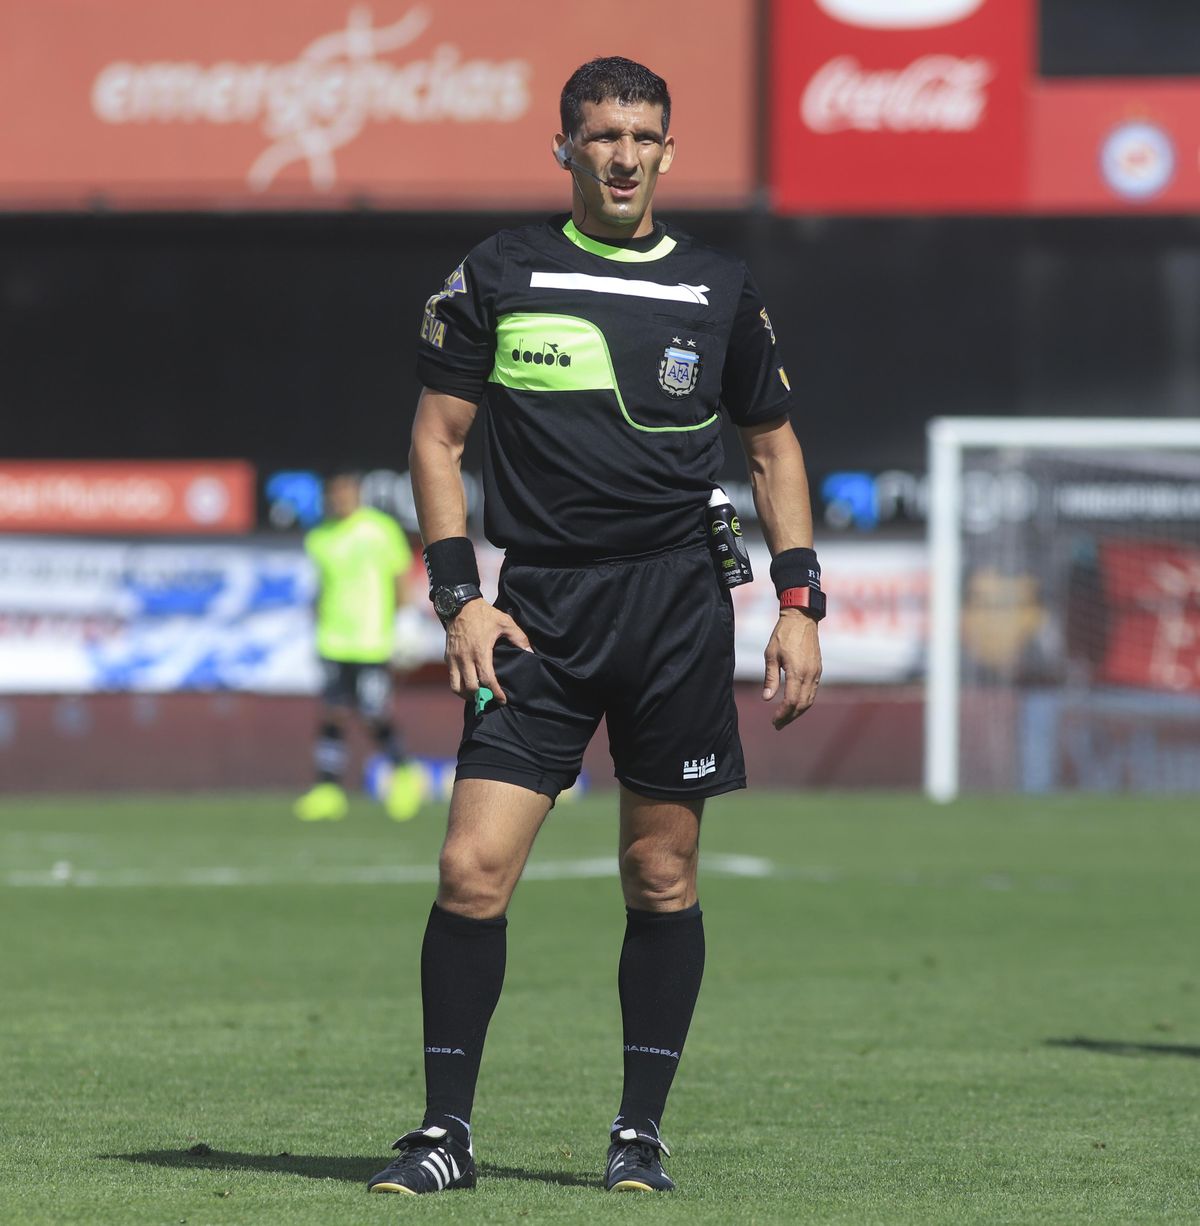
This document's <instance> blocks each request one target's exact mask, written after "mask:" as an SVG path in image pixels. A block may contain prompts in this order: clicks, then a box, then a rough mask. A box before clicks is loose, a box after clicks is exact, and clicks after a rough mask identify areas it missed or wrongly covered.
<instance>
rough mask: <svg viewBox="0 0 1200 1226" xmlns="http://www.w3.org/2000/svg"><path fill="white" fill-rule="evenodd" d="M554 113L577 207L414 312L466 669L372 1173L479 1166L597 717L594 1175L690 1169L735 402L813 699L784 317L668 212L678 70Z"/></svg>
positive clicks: (618, 68)
mask: <svg viewBox="0 0 1200 1226" xmlns="http://www.w3.org/2000/svg"><path fill="white" fill-rule="evenodd" d="M560 118H561V123H562V130H561V132H559V133H558V134H557V135H556V136H555V137H554V139H553V143H552V146H551V151H552V153H553V156H554V158H555V160H556V161H557V163H558V164H559V166H560V167H561V168H562V169H563V171H565V172H568V173H569V175H570V179H571V183H572V199H571V203H572V211H571V213H570V215H565V216H560V217H556V218H553V219H551V220H550V221H548V222H544V223H541V224H537V225H530V226H527V227H524V228H522V229H518V230H504V231H501V232H500V233H499V234H496V235H495V236H493V237H492V238H491V239H488V240H486V241H484V242H482V243H480V244H479V245H478V246H477V247H476V248H475V249H474V250H473V251H472V252H471V254H470V255H469V256H468V257H467V259H466V260H465V261H464V262H463V263H462V264H461V265H460V266H459V267H458V268H457V269H455V270H454V272H452V273H451V274H450V276H449V278H448V279H447V280H446V283H445V286H444V288H443V289H442V290H441V292H440V293H437V294H434V295H433V297H432V298H430V299H429V301H428V303H427V304H426V308H425V315H424V320H423V323H422V328H421V340H422V343H421V346H420V352H419V357H418V366H417V373H418V377H419V378H420V380H421V382H422V384H423V385H424V390H423V392H422V394H421V400H420V403H419V405H418V408H417V415H416V420H415V422H414V425H413V441H412V457H411V472H412V478H413V493H414V496H415V499H416V504H417V512H418V518H419V520H420V525H421V535H422V538H423V540H424V542H425V562H426V568H427V570H428V571H429V577H430V595H431V597H432V599H433V605H434V609H435V611H436V612H437V614H438V616H439V617H440V618H441V620H442V624H443V625H444V626H445V627H446V661H447V664H448V665H449V668H450V685H451V688H452V689H453V690H454V692H455V693H456V694H458V695H459V696H461V697H462V698H464V699H465V700H466V704H465V711H464V729H463V738H462V742H461V744H460V746H459V751H458V769H457V774H456V779H455V783H454V791H453V794H452V798H451V802H450V815H449V827H448V830H447V834H446V841H445V845H444V846H443V849H442V855H441V861H440V866H439V868H440V877H439V888H438V894H437V900H436V902H435V903H434V905H433V907H432V909H431V911H430V915H429V920H428V924H427V926H426V930H425V937H424V943H423V945H422V950H421V994H422V1001H423V1010H424V1035H425V1089H426V1101H425V1115H424V1119H423V1120H422V1122H421V1125H420V1127H419V1128H417V1129H415V1130H413V1131H411V1132H408V1133H406V1134H405V1135H404V1136H403V1137H401V1138H400V1140H398V1141H397V1142H396V1144H395V1146H394V1148H395V1149H397V1150H399V1151H400V1153H399V1156H398V1157H397V1158H396V1160H395V1161H394V1162H393V1163H392V1164H391V1165H390V1166H389V1167H387V1168H386V1169H385V1170H383V1171H380V1172H379V1174H377V1175H376V1176H375V1177H374V1178H373V1179H371V1180H370V1182H369V1184H368V1187H369V1188H370V1189H371V1190H372V1191H374V1192H393V1193H402V1194H422V1193H429V1192H441V1191H445V1190H447V1189H453V1188H467V1187H473V1186H474V1184H475V1181H476V1172H475V1159H474V1153H473V1149H472V1141H471V1126H470V1121H471V1111H472V1107H473V1102H474V1096H475V1087H476V1080H477V1077H478V1073H479V1065H480V1058H481V1055H482V1051H483V1044H484V1039H485V1036H486V1034H487V1028H488V1024H489V1022H490V1019H491V1015H492V1011H493V1009H494V1008H495V1006H496V1003H497V1001H498V1000H499V997H500V991H501V987H502V984H503V979H504V969H505V959H506V936H505V930H506V925H507V922H508V921H507V918H506V912H507V909H508V904H509V899H510V898H511V896H512V893H513V890H514V888H515V887H516V884H517V881H518V879H519V878H520V876H521V873H522V871H523V869H524V866H525V861H526V857H527V856H528V855H529V852H530V849H531V848H532V846H533V842H534V839H535V838H536V836H537V833H538V830H539V829H540V827H541V825H542V823H543V821H544V820H545V818H546V816H547V814H548V813H549V811H550V809H551V807H552V806H553V804H554V802H555V799H556V798H557V797H558V796H559V795H560V794H561V793H562V792H563V790H565V789H566V788H569V787H570V786H571V785H572V783H573V782H574V780H575V778H576V777H577V775H578V772H579V769H580V766H581V763H582V760H583V753H584V749H585V748H586V746H587V744H588V742H589V741H590V739H591V737H592V736H593V734H594V733H595V731H596V729H597V727H598V725H599V722H600V719H601V718H602V717H606V718H607V722H608V735H609V745H610V750H611V753H612V757H613V763H614V768H615V774H616V777H617V780H618V782H619V784H620V800H619V814H620V836H619V839H620V842H619V853H618V861H617V862H618V866H619V870H620V877H621V885H622V889H623V893H624V899H625V921H626V922H625V937H624V942H623V944H622V947H621V952H620V961H619V967H618V976H617V979H618V987H619V994H620V1003H621V1016H622V1030H623V1051H624V1088H623V1092H622V1096H621V1101H620V1107H619V1110H618V1113H617V1116H616V1119H615V1120H613V1121H612V1123H611V1124H610V1125H609V1126H608V1130H607V1141H608V1160H607V1163H606V1165H605V1168H604V1174H603V1176H602V1182H603V1186H604V1187H605V1188H606V1189H608V1190H610V1191H625V1190H632V1191H639V1192H656V1191H661V1192H667V1191H670V1190H671V1189H672V1188H673V1187H674V1183H673V1181H672V1180H671V1179H670V1178H669V1177H668V1175H667V1174H666V1172H665V1171H664V1170H663V1166H662V1157H663V1156H664V1155H666V1153H667V1149H666V1146H665V1145H664V1144H663V1140H662V1137H661V1135H660V1133H659V1126H660V1123H661V1121H662V1116H663V1110H664V1108H665V1106H666V1102H667V1096H668V1093H669V1091H670V1088H671V1083H672V1079H673V1078H674V1075H675V1070H676V1068H677V1067H678V1066H679V1059H680V1054H681V1052H682V1049H683V1046H684V1040H685V1039H686V1037H687V1032H688V1028H689V1026H690V1023H691V1019H692V1011H693V1008H694V1006H695V1004H696V1000H697V997H698V995H699V991H700V980H701V977H702V974H703V968H704V927H703V921H702V916H701V911H700V904H699V901H698V899H697V892H696V870H697V864H698V858H699V835H700V819H701V814H702V812H703V809H704V802H705V799H706V798H707V797H710V796H717V795H719V794H721V793H723V792H730V791H733V790H734V789H737V788H742V787H744V786H745V783H746V776H745V765H744V761H743V755H742V746H741V741H740V739H739V736H738V718H737V708H736V705H735V703H734V694H733V672H734V635H733V605H732V599H731V595H730V592H729V590H728V588H729V585H728V583H727V582H726V581H724V580H723V579H722V578H720V577H719V576H721V575H725V574H728V571H727V570H725V569H719V568H722V567H725V566H727V564H728V557H727V555H725V554H722V553H721V550H723V549H726V548H727V546H725V545H723V544H721V541H722V539H723V538H721V537H720V536H719V534H718V533H717V531H716V528H715V526H714V527H713V528H708V527H706V508H707V507H708V506H709V505H713V498H714V496H717V495H719V496H720V500H723V497H724V496H723V494H722V493H721V492H720V491H719V490H716V489H714V487H715V486H716V483H717V477H718V475H719V473H720V471H721V467H722V462H723V454H722V446H721V440H720V433H721V431H720V420H721V415H722V410H723V411H724V413H725V414H727V415H728V417H729V418H730V419H731V420H732V422H733V424H734V425H735V426H737V427H738V429H739V433H740V441H741V444H742V447H743V449H744V451H745V454H746V456H747V459H748V462H749V467H750V474H751V478H752V483H753V489H754V499H755V503H756V505H757V507H758V511H759V518H760V520H761V522H762V525H763V530H764V533H765V536H766V539H767V544H768V545H769V546H770V549H771V553H772V559H773V560H772V564H771V579H772V580H773V581H774V585H775V588H776V591H777V592H778V594H779V603H780V612H779V619H778V622H777V623H776V625H775V628H774V630H773V632H772V634H771V636H770V640H769V642H768V644H767V647H766V652H765V657H766V670H765V677H764V684H763V691H762V697H763V699H764V701H768V702H775V701H776V700H778V701H777V702H776V706H775V709H774V712H773V722H774V725H775V727H776V728H779V729H782V728H784V727H786V726H787V725H789V724H791V723H792V721H793V720H795V719H796V718H797V716H799V715H800V714H801V713H802V712H803V711H805V710H806V709H807V708H808V707H809V706H810V705H811V704H812V702H813V700H814V699H815V697H816V692H817V684H818V681H819V678H820V673H821V657H820V649H819V646H818V642H817V622H818V620H819V619H820V618H821V616H823V614H824V608H825V605H824V595H823V593H822V592H821V589H820V568H819V567H818V565H817V557H816V554H815V553H814V552H813V549H812V544H813V538H812V513H811V507H810V503H809V494H808V480H807V477H806V475H805V466H804V458H803V455H802V453H801V450H800V444H799V442H798V441H797V439H796V435H795V433H794V432H793V430H792V424H791V421H790V419H789V416H788V412H789V407H790V405H789V401H790V387H789V384H788V380H787V376H786V374H785V373H784V368H783V366H782V364H781V362H780V359H779V356H778V354H777V352H776V349H775V333H774V330H773V328H772V326H771V321H770V319H769V317H768V316H767V312H766V309H765V307H764V306H763V304H762V301H761V299H760V297H759V294H758V291H757V289H756V288H755V286H754V283H753V280H752V279H751V277H750V275H749V272H748V271H747V269H746V266H745V264H744V263H743V262H742V261H741V260H739V259H737V258H736V257H734V256H732V255H729V254H726V253H724V252H721V251H717V250H714V249H712V248H709V247H706V246H703V245H701V244H699V243H697V242H695V241H694V240H692V239H691V238H690V237H689V236H688V235H686V234H684V233H683V232H681V231H679V230H676V229H675V228H674V227H672V226H668V225H664V224H663V223H662V222H659V221H656V220H655V219H654V217H653V216H652V211H651V201H652V197H653V194H654V188H655V184H656V182H657V180H658V176H659V174H660V173H662V172H665V171H666V170H667V169H668V168H669V166H670V164H671V160H672V158H673V157H674V152H675V142H674V137H672V136H669V135H668V134H667V128H668V124H669V122H670V96H669V94H668V92H667V86H666V82H665V81H663V79H662V78H661V77H659V76H657V75H656V74H655V73H653V72H651V71H650V70H649V69H647V68H645V67H643V66H642V65H640V64H637V63H634V62H633V61H631V60H627V59H623V58H621V57H617V56H613V57H609V58H605V59H599V60H594V61H592V62H591V63H588V64H585V65H584V66H583V67H581V68H580V69H578V70H577V71H576V72H575V73H574V74H573V75H572V77H571V79H570V80H569V81H568V82H567V84H566V86H565V87H564V89H563V93H562V98H561V107H560ZM481 404H483V405H484V416H485V422H486V432H485V436H484V446H485V448H486V456H485V466H484V482H485V486H484V518H485V528H486V531H487V535H488V538H489V539H490V540H491V541H492V543H493V544H495V545H498V546H500V547H502V548H503V549H504V550H505V555H506V556H505V562H504V567H503V570H502V571H501V575H500V590H499V593H498V595H497V598H496V602H495V604H494V605H493V604H491V603H490V602H489V601H487V600H486V599H484V598H483V595H482V593H481V591H480V587H479V571H478V567H477V564H476V558H475V552H474V547H473V545H472V543H471V541H470V539H469V538H468V536H467V521H466V510H465V507H466V502H465V498H464V492H463V485H462V474H461V459H462V454H463V448H464V445H465V441H466V438H467V434H468V432H469V430H470V429H471V426H472V424H473V422H474V420H475V416H476V411H477V410H478V408H479V406H480V405H481ZM729 509H730V511H732V508H729ZM720 527H721V528H723V529H725V528H728V530H729V531H730V532H737V531H738V529H737V528H736V526H734V525H730V524H728V523H725V522H722V523H721V525H720ZM710 538H711V539H712V540H713V541H714V542H715V543H714V545H713V546H712V550H713V551H712V553H710V545H709V541H710ZM723 557H724V558H725V561H722V558H723ZM567 918H568V917H565V916H564V919H567ZM568 922H569V921H568ZM392 961H393V963H394V957H393V959H392ZM392 1080H393V1083H394V1084H395V1083H396V1078H393V1079H392ZM546 1093H547V1095H551V1096H552V1095H559V1096H562V1095H568V1094H570V1093H571V1089H570V1087H568V1086H558V1087H551V1086H547V1087H546Z"/></svg>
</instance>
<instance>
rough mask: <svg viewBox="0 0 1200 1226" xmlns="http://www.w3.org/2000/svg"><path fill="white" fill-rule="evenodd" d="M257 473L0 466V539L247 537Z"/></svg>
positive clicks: (220, 464) (228, 467)
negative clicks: (56, 535) (49, 535)
mask: <svg viewBox="0 0 1200 1226" xmlns="http://www.w3.org/2000/svg"><path fill="white" fill-rule="evenodd" d="M253 526H254V469H253V468H252V467H251V465H249V464H246V463H244V462H242V461H241V460H221V461H215V462H213V463H208V464H205V463H196V462H188V463H182V462H180V463H176V462H174V461H154V462H146V463H126V464H118V463H107V462H103V461H97V462H91V461H82V460H80V461H74V460H71V461H63V462H60V463H52V462H48V461H47V462H42V461H28V462H25V461H21V462H18V461H13V460H9V461H5V462H0V532H66V533H84V532H88V533H90V532H101V533H114V534H120V535H125V534H129V533H139V534H141V533H160V534H168V533H169V534H192V533H236V532H249V531H250V529H251V528H252V527H253Z"/></svg>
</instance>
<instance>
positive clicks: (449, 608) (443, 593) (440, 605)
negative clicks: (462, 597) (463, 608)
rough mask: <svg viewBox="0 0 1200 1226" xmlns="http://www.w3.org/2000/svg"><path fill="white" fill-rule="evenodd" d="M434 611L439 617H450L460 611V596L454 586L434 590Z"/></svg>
mask: <svg viewBox="0 0 1200 1226" xmlns="http://www.w3.org/2000/svg"><path fill="white" fill-rule="evenodd" d="M433 611H434V612H435V613H436V614H437V615H438V617H449V616H450V615H451V614H452V613H456V612H457V611H458V597H457V596H456V595H455V594H454V589H453V588H452V587H439V588H438V589H437V591H436V592H434V594H433Z"/></svg>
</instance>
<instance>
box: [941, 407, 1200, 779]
mask: <svg viewBox="0 0 1200 1226" xmlns="http://www.w3.org/2000/svg"><path fill="white" fill-rule="evenodd" d="M929 456H930V493H929V546H930V552H929V560H930V575H931V593H930V597H931V598H930V637H929V657H928V675H927V698H926V721H925V787H926V791H927V792H928V793H929V794H930V795H931V796H932V797H934V798H935V799H938V800H949V799H951V798H952V797H954V796H955V795H957V794H958V793H959V792H960V791H963V792H996V791H1005V792H1047V791H1061V790H1080V791H1090V792H1117V791H1164V792H1192V791H1200V419H1194V418H1179V419H1145V420H1140V421H1139V420H1133V419H1114V418H939V419H936V420H934V421H933V422H931V423H930V427H929Z"/></svg>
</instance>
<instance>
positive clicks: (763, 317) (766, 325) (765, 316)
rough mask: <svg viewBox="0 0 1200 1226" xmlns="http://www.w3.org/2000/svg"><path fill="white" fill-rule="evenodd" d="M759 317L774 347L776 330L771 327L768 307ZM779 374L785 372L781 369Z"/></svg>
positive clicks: (785, 380)
mask: <svg viewBox="0 0 1200 1226" xmlns="http://www.w3.org/2000/svg"><path fill="white" fill-rule="evenodd" d="M758 317H759V319H761V320H762V321H763V327H764V328H766V330H767V331H768V332H769V333H770V334H771V344H772V345H773V344H775V329H774V328H772V327H771V317H770V315H768V314H767V308H766V307H763V309H762V310H761V311H759V313H758ZM779 373H780V374H781V375H782V374H783V370H782V369H781V370H780V372H779ZM783 381H784V383H785V384H786V383H787V379H786V378H784V380H783ZM791 390H792V389H791V388H788V391H791Z"/></svg>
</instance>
